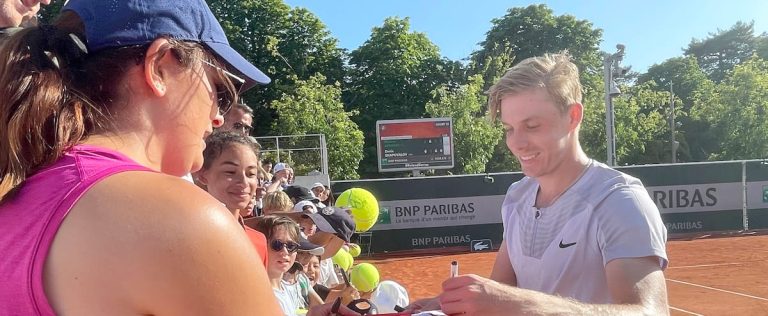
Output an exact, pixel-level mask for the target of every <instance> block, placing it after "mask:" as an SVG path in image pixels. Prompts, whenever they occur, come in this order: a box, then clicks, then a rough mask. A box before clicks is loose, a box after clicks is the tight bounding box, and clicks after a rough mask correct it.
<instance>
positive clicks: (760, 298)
mask: <svg viewBox="0 0 768 316" xmlns="http://www.w3.org/2000/svg"><path fill="white" fill-rule="evenodd" d="M667 281H671V282H677V283H682V284H685V285H690V286H697V287H700V288H705V289H709V290H714V291H720V292H725V293H730V294H733V295H739V296H744V297H748V298H752V299H756V300H761V301H766V302H768V298H764V297H759V296H754V295H749V294H744V293H739V292H734V291H728V290H723V289H718V288H716V287H710V286H706V285H701V284H696V283H690V282H685V281H679V280H673V279H667Z"/></svg>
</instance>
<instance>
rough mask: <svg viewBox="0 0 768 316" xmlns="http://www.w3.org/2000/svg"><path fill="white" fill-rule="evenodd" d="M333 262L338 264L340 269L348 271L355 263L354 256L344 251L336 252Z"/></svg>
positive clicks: (332, 258)
mask: <svg viewBox="0 0 768 316" xmlns="http://www.w3.org/2000/svg"><path fill="white" fill-rule="evenodd" d="M331 260H332V261H333V263H335V264H338V265H339V267H340V268H341V269H342V270H344V271H347V270H349V268H350V267H351V266H352V264H353V263H354V259H352V255H350V254H349V252H346V251H344V249H339V251H337V252H336V254H335V255H333V257H331Z"/></svg>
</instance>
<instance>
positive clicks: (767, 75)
mask: <svg viewBox="0 0 768 316" xmlns="http://www.w3.org/2000/svg"><path fill="white" fill-rule="evenodd" d="M767 109H768V61H766V60H764V59H760V58H757V57H753V58H751V59H749V60H747V61H746V62H744V63H742V64H741V65H737V66H736V67H735V68H734V69H733V72H732V73H730V74H729V75H728V76H726V78H725V79H724V80H723V82H722V83H721V84H719V85H718V86H717V93H716V95H715V98H714V102H711V103H710V104H709V106H707V107H700V108H697V111H696V113H694V114H695V115H697V116H700V117H702V118H703V119H706V120H708V121H709V122H710V123H711V124H712V128H713V130H714V132H715V133H716V134H717V135H719V136H720V142H719V143H718V149H719V150H718V151H717V152H715V153H713V154H712V156H711V157H710V158H711V159H715V160H734V159H759V158H766V157H768V137H766V135H768V117H766V110H767Z"/></svg>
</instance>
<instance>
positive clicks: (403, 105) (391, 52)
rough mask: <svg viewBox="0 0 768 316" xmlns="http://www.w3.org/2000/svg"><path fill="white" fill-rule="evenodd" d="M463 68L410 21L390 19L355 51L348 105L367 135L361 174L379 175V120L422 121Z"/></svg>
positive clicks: (352, 61)
mask: <svg viewBox="0 0 768 316" xmlns="http://www.w3.org/2000/svg"><path fill="white" fill-rule="evenodd" d="M460 72H461V69H460V64H458V63H456V62H451V61H448V60H446V59H443V58H441V57H440V52H439V50H438V48H437V46H436V45H435V44H433V43H432V42H431V41H430V40H429V39H428V38H427V36H426V35H424V34H423V33H417V32H412V31H411V30H410V22H409V20H408V18H405V19H398V18H388V19H386V20H385V21H384V23H383V25H382V26H380V27H375V28H373V31H372V32H371V37H370V38H369V39H368V40H367V41H366V42H365V43H363V45H361V46H360V47H359V48H357V49H355V50H354V51H352V52H351V53H350V59H349V73H348V75H349V78H348V86H347V89H346V95H345V101H346V102H347V106H348V108H349V109H354V110H356V111H358V113H359V115H358V116H357V117H356V118H355V121H356V122H357V123H358V125H359V126H360V127H361V128H362V130H363V132H364V133H365V140H366V142H365V151H364V152H365V160H364V162H363V167H362V169H363V170H362V171H363V172H364V173H365V174H366V175H368V176H374V175H376V172H377V167H376V166H377V164H376V143H375V135H376V130H375V124H376V121H377V120H388V119H405V118H420V117H423V115H424V106H425V105H426V104H427V102H429V101H430V100H431V99H432V91H434V90H435V89H437V88H438V87H440V86H442V85H451V81H452V79H453V78H456V77H457V75H456V74H457V73H460Z"/></svg>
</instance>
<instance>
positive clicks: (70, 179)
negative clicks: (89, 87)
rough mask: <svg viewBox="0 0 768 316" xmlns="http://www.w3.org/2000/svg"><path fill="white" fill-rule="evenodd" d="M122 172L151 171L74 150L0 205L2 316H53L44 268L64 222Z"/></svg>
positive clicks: (91, 150) (86, 149)
mask: <svg viewBox="0 0 768 316" xmlns="http://www.w3.org/2000/svg"><path fill="white" fill-rule="evenodd" d="M123 171H152V170H150V169H148V168H146V167H144V166H141V165H139V164H137V163H136V162H134V161H133V160H131V159H130V158H128V157H126V156H125V155H123V154H121V153H119V152H116V151H113V150H109V149H105V148H101V147H95V146H88V145H78V146H75V147H73V148H72V149H70V150H69V151H67V152H66V153H65V154H64V155H63V156H62V157H61V159H59V160H58V161H57V162H56V163H54V164H53V165H51V166H48V167H46V168H44V169H42V170H40V171H39V172H37V173H36V174H34V175H33V176H31V177H29V178H28V179H27V181H26V182H25V183H24V184H23V185H22V186H21V188H20V189H19V190H18V192H17V193H16V195H15V196H14V197H13V198H11V199H8V200H7V201H4V202H3V203H2V204H0V315H55V313H54V311H53V308H51V306H50V304H49V303H48V299H47V298H46V296H45V291H44V289H43V264H44V263H45V258H46V257H47V256H48V251H49V250H50V248H51V243H52V242H53V238H54V237H55V236H56V232H57V231H58V230H59V226H61V223H62V221H63V220H64V218H65V217H66V216H67V214H68V213H69V210H70V209H72V206H73V205H74V204H75V202H77V201H78V200H79V199H80V197H81V196H83V194H84V193H85V192H86V191H88V189H90V188H91V186H93V185H94V184H95V183H97V182H98V181H99V180H102V179H104V178H106V177H109V176H111V175H114V174H116V173H119V172H123Z"/></svg>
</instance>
